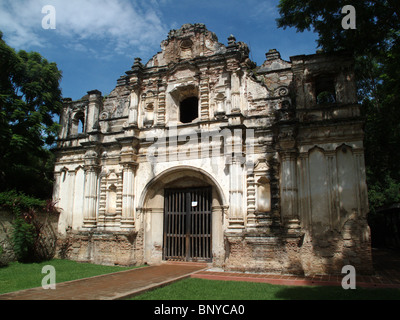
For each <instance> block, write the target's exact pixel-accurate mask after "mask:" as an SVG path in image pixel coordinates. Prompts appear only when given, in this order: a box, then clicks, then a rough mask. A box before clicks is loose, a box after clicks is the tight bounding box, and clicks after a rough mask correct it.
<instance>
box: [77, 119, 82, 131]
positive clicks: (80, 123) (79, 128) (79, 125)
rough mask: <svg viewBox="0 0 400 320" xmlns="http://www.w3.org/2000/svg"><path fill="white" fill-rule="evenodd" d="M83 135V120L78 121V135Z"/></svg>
mask: <svg viewBox="0 0 400 320" xmlns="http://www.w3.org/2000/svg"><path fill="white" fill-rule="evenodd" d="M79 133H83V118H79V119H78V134H79Z"/></svg>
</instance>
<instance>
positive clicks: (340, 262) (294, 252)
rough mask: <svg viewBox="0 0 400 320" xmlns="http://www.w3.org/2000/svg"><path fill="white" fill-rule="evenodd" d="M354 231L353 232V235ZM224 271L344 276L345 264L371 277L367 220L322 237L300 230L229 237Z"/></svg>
mask: <svg viewBox="0 0 400 320" xmlns="http://www.w3.org/2000/svg"><path fill="white" fill-rule="evenodd" d="M350 231H351V232H350ZM226 246H227V248H226V249H227V252H228V255H227V259H226V261H225V270H227V271H239V272H260V273H280V274H298V275H315V274H341V271H342V268H343V266H345V265H352V266H354V267H355V269H356V272H357V274H365V275H367V274H372V273H373V272H374V271H373V266H372V256H371V241H370V237H369V227H368V225H367V224H366V223H365V221H350V222H349V223H348V224H347V225H345V226H344V227H343V229H342V231H341V232H338V231H335V230H331V231H327V232H325V233H324V234H323V235H315V234H313V232H312V231H305V230H298V231H297V232H296V233H294V234H291V233H287V232H285V230H284V229H283V230H281V231H280V232H279V233H278V232H276V233H275V234H257V233H252V234H246V233H243V234H241V235H227V237H226Z"/></svg>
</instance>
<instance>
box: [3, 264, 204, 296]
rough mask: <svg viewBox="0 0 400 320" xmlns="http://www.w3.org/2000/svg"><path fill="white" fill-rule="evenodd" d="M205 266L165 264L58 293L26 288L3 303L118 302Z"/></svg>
mask: <svg viewBox="0 0 400 320" xmlns="http://www.w3.org/2000/svg"><path fill="white" fill-rule="evenodd" d="M206 267H207V265H206V264H200V263H194V264H193V263H165V264H162V265H158V266H150V267H143V268H138V269H133V270H127V271H121V272H116V273H112V274H106V275H101V276H96V277H91V278H85V279H81V280H74V281H68V282H63V283H58V284H57V286H56V290H51V289H47V290H44V289H43V288H41V287H39V288H33V289H26V290H21V291H16V292H11V293H6V294H2V295H0V300H116V299H123V298H126V297H129V296H133V295H136V294H140V293H142V292H145V291H147V290H149V289H154V288H156V287H160V286H164V285H167V284H169V283H172V282H174V281H177V280H180V279H183V278H187V277H189V276H190V275H191V274H192V273H194V272H198V271H200V270H203V269H205V268H206Z"/></svg>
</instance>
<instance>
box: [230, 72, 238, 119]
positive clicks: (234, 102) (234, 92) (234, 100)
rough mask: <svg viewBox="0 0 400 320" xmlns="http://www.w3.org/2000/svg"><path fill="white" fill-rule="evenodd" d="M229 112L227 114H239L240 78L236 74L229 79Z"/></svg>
mask: <svg viewBox="0 0 400 320" xmlns="http://www.w3.org/2000/svg"><path fill="white" fill-rule="evenodd" d="M231 108H232V109H231V110H228V112H240V110H241V108H240V78H239V75H238V73H237V72H233V73H232V77H231Z"/></svg>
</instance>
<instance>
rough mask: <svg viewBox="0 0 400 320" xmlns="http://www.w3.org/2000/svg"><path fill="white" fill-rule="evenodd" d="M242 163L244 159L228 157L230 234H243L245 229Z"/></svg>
mask: <svg viewBox="0 0 400 320" xmlns="http://www.w3.org/2000/svg"><path fill="white" fill-rule="evenodd" d="M242 162H243V158H242V157H240V156H232V157H228V165H229V214H228V223H229V227H228V229H229V231H230V232H241V231H242V230H243V228H244V209H243V168H242Z"/></svg>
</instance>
